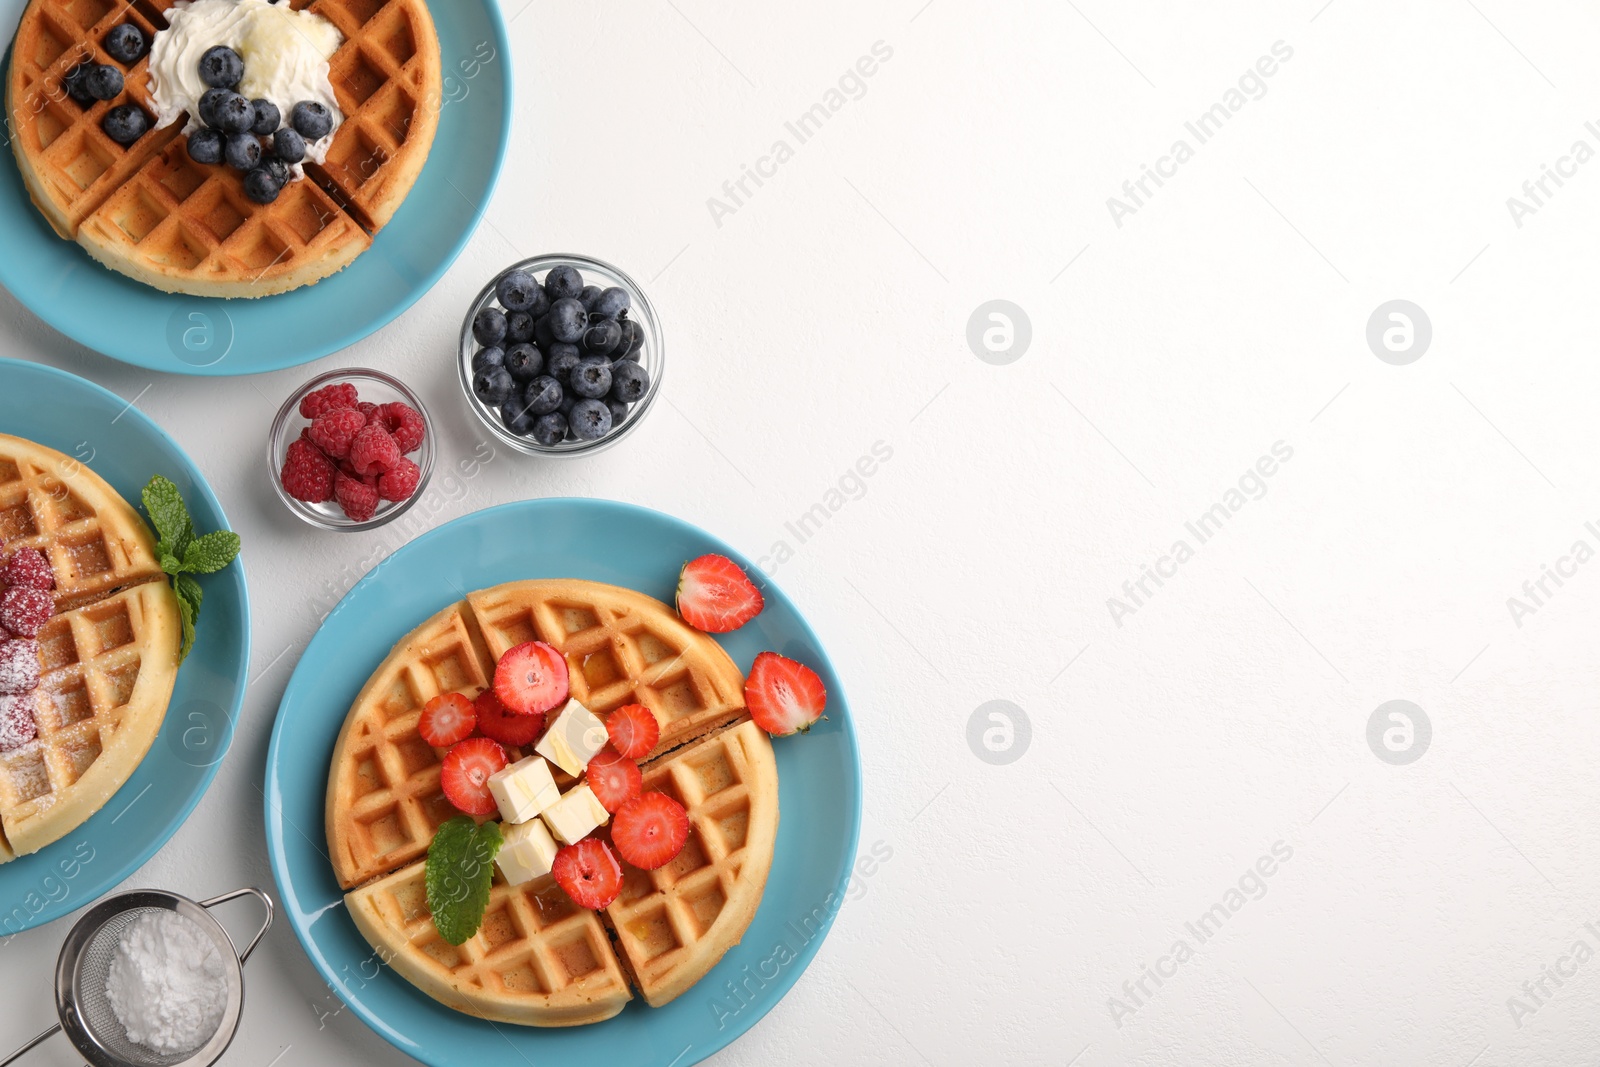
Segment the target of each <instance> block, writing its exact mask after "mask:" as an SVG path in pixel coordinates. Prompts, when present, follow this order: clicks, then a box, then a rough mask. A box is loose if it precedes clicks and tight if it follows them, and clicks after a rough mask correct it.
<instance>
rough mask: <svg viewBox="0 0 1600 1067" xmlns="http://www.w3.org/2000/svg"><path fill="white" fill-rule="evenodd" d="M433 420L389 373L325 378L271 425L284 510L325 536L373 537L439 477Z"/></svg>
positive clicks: (357, 370)
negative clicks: (326, 532) (368, 532)
mask: <svg viewBox="0 0 1600 1067" xmlns="http://www.w3.org/2000/svg"><path fill="white" fill-rule="evenodd" d="M433 454H434V447H433V420H432V419H431V418H429V416H428V409H427V408H426V407H424V406H423V404H422V400H421V399H420V398H419V397H418V396H417V394H416V393H414V392H412V391H411V390H410V389H409V388H407V387H406V385H405V384H404V383H403V382H401V381H400V380H399V379H397V378H391V377H390V376H389V375H387V374H384V373H383V372H382V371H375V370H367V369H365V368H361V367H351V368H346V369H344V370H335V371H329V372H327V373H326V374H319V375H317V376H316V377H315V378H312V379H311V380H310V381H309V382H306V383H305V384H304V385H302V386H301V387H300V388H298V389H296V390H295V391H294V392H293V393H292V394H290V396H289V399H287V400H285V401H284V403H283V407H281V408H279V409H278V414H277V417H276V418H274V419H273V420H272V432H271V434H270V436H269V438H268V441H267V467H268V469H269V471H270V473H271V475H272V487H273V488H274V489H275V490H277V492H278V498H279V499H280V500H282V501H283V503H284V506H285V507H287V508H288V509H289V510H290V511H292V512H294V514H295V515H296V516H297V517H299V518H300V519H301V520H303V521H305V522H307V523H310V524H311V525H312V526H315V527H317V528H318V529H322V530H334V531H339V532H351V531H355V530H370V529H373V528H374V527H378V526H382V525H383V524H384V523H387V522H393V521H394V520H395V519H398V518H399V517H400V516H401V515H404V514H405V513H406V512H407V511H408V510H409V509H410V508H411V505H412V504H414V503H416V502H417V499H418V498H419V497H421V495H422V492H423V490H424V489H426V488H427V485H428V478H429V476H430V475H432V473H433Z"/></svg>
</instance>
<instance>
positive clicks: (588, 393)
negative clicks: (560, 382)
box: [571, 356, 611, 400]
mask: <svg viewBox="0 0 1600 1067" xmlns="http://www.w3.org/2000/svg"><path fill="white" fill-rule="evenodd" d="M571 382H572V391H573V392H574V393H577V394H578V395H579V396H581V397H585V398H587V399H589V400H599V399H600V398H601V397H603V396H605V395H606V394H607V393H609V392H611V364H610V363H607V362H606V361H605V360H604V359H602V358H600V357H599V356H590V357H589V358H588V359H586V360H584V361H583V362H581V363H579V364H578V365H577V366H576V367H574V368H572V375H571Z"/></svg>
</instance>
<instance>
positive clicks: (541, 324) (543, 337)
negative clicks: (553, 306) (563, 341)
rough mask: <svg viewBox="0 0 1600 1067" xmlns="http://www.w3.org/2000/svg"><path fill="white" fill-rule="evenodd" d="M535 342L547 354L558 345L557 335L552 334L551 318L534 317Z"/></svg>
mask: <svg viewBox="0 0 1600 1067" xmlns="http://www.w3.org/2000/svg"><path fill="white" fill-rule="evenodd" d="M533 340H534V343H535V344H537V345H538V346H539V347H540V348H542V349H544V350H545V351H546V352H548V351H550V346H551V345H553V344H555V343H556V335H555V334H553V333H551V332H550V316H549V315H535V316H534V317H533Z"/></svg>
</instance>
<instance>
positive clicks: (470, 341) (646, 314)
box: [457, 254, 666, 456]
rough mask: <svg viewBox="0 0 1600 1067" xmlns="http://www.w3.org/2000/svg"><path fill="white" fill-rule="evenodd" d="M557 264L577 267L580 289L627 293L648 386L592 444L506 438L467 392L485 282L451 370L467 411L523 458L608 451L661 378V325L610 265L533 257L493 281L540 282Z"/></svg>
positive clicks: (488, 294)
mask: <svg viewBox="0 0 1600 1067" xmlns="http://www.w3.org/2000/svg"><path fill="white" fill-rule="evenodd" d="M562 265H566V266H572V267H576V268H578V270H579V271H580V272H582V274H583V282H584V284H585V285H598V286H599V287H600V288H602V289H605V288H608V287H610V286H613V285H615V286H618V287H620V288H622V289H624V290H626V291H627V293H628V296H629V298H630V299H631V300H632V307H630V308H629V310H628V317H629V318H630V319H632V320H634V321H635V322H637V323H638V324H639V325H640V326H641V327H642V328H643V329H644V347H643V348H641V349H640V350H639V364H640V365H641V366H642V367H644V369H645V371H646V372H648V373H649V375H650V385H649V387H648V388H647V389H646V390H645V394H644V396H642V397H641V398H639V400H638V401H636V402H635V403H634V404H633V406H632V407H631V408H630V409H629V411H628V417H627V418H626V419H624V420H623V421H622V423H621V424H619V425H616V426H613V427H612V429H611V432H610V433H608V434H606V435H605V436H604V437H601V438H598V439H596V440H593V441H580V440H576V439H574V438H573V437H572V436H570V435H569V436H568V437H567V439H566V440H564V441H561V442H559V443H557V444H554V445H542V444H540V443H539V442H537V441H535V440H534V439H533V438H531V437H523V436H521V435H519V434H514V433H512V432H511V431H510V430H508V429H507V428H506V424H505V423H504V422H503V421H502V420H501V418H500V409H499V408H496V407H491V406H489V405H488V404H485V403H484V402H483V401H481V400H479V399H478V397H477V396H476V395H475V394H474V393H473V391H472V357H473V354H474V353H476V352H477V351H478V349H479V348H480V347H482V346H481V345H479V344H478V341H477V339H476V338H475V337H473V336H472V322H473V319H475V318H477V315H478V312H480V311H482V310H483V309H484V308H486V307H488V306H490V305H491V304H494V303H495V302H496V299H495V281H494V280H492V281H490V282H489V284H488V285H486V286H484V288H483V291H482V292H481V293H479V294H478V298H477V299H476V300H474V301H473V303H472V307H471V308H470V309H469V310H468V311H467V317H466V319H465V320H464V321H463V322H462V324H461V353H460V357H459V359H458V361H457V369H458V370H459V371H460V372H461V392H462V395H464V396H465V397H466V398H467V406H468V407H470V408H471V409H472V410H473V413H474V414H476V415H477V416H478V419H479V420H480V421H481V422H482V423H483V424H484V426H486V427H487V428H488V430H489V432H490V433H492V434H494V436H495V438H496V439H497V440H499V441H501V442H502V443H504V444H505V446H506V447H507V448H511V449H514V450H516V451H518V452H521V453H522V454H524V455H528V456H589V455H593V454H594V453H596V452H601V451H604V450H605V449H607V448H610V447H611V446H612V445H614V444H616V443H617V442H618V441H621V440H622V439H623V438H624V437H626V436H628V435H629V434H630V433H632V432H633V431H634V430H635V429H636V428H637V427H638V425H639V423H641V422H643V421H644V417H645V416H646V415H647V414H649V413H650V409H651V408H653V407H654V406H655V402H656V396H657V395H658V394H659V393H660V392H661V378H662V375H663V372H664V371H665V370H666V348H665V345H664V343H663V341H662V337H661V323H660V320H658V319H657V318H656V309H655V308H654V306H652V305H651V303H650V300H649V298H648V297H646V296H645V295H644V290H643V289H641V288H639V286H638V283H636V282H635V281H634V280H633V279H632V278H630V277H628V275H626V274H624V273H623V272H622V271H621V270H618V269H617V268H616V267H613V266H612V265H611V264H609V263H604V262H601V261H600V260H598V259H591V258H589V257H588V256H575V255H567V254H562V255H548V256H536V257H534V258H533V259H525V260H523V261H522V262H521V263H513V264H512V265H511V266H509V267H507V268H506V269H505V270H503V271H501V272H500V274H499V275H496V276H495V280H498V279H499V278H500V277H501V276H503V275H504V274H506V273H509V272H510V271H513V270H525V271H527V272H529V273H530V274H532V275H533V276H534V277H535V278H537V279H538V280H539V281H540V282H543V281H544V277H545V274H546V273H547V272H549V270H550V268H552V267H559V266H562Z"/></svg>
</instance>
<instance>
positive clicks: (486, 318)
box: [460, 255, 666, 456]
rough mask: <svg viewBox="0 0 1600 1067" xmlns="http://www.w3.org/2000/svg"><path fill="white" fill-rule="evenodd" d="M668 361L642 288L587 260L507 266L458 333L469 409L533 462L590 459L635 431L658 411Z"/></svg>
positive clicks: (547, 259)
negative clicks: (535, 459)
mask: <svg viewBox="0 0 1600 1067" xmlns="http://www.w3.org/2000/svg"><path fill="white" fill-rule="evenodd" d="M665 358H666V354H665V350H664V347H663V345H662V340H661V327H660V323H659V321H658V320H657V318H656V313H655V308H653V307H652V306H651V305H650V301H649V299H648V298H647V297H646V296H645V295H644V291H643V290H641V289H640V288H639V286H638V285H637V284H636V283H635V282H634V280H633V279H632V278H630V277H628V276H627V275H626V274H624V273H623V272H622V271H620V270H618V269H617V268H616V267H613V266H611V265H610V264H609V263H602V262H601V261H599V260H597V259H590V258H588V257H586V256H575V255H549V256H539V257H537V258H535V259H529V260H524V261H523V262H521V263H517V264H514V265H512V266H511V267H508V268H507V269H506V270H504V271H503V272H501V273H500V275H499V276H498V277H496V278H495V279H494V280H493V281H491V282H490V283H489V284H488V285H487V286H486V287H484V290H483V292H481V293H479V294H478V298H477V300H476V301H474V302H473V305H472V309H471V310H470V311H469V312H468V313H467V319H466V322H465V323H464V324H463V325H462V327H461V353H460V371H461V387H462V389H463V390H465V392H466V395H467V403H468V405H469V406H470V407H471V408H472V410H473V411H474V412H476V413H477V415H478V418H479V419H481V420H482V421H483V424H484V425H485V426H487V427H488V428H489V431H490V432H491V433H493V434H494V435H495V437H497V438H498V439H499V440H501V441H503V442H504V443H505V444H506V445H507V446H508V447H510V448H513V449H516V450H517V451H518V452H522V453H524V454H526V455H530V456H581V455H591V454H593V453H595V452H599V451H601V450H602V449H606V448H610V447H611V446H612V445H614V444H616V443H617V442H618V441H620V440H622V438H624V437H626V436H627V435H628V434H630V433H632V432H633V429H634V427H636V426H638V425H639V423H640V422H642V421H643V420H644V417H645V415H646V414H648V413H649V411H650V409H651V407H653V406H654V404H655V400H656V395H657V394H658V393H659V392H660V389H661V375H662V371H663V369H664V368H665Z"/></svg>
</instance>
